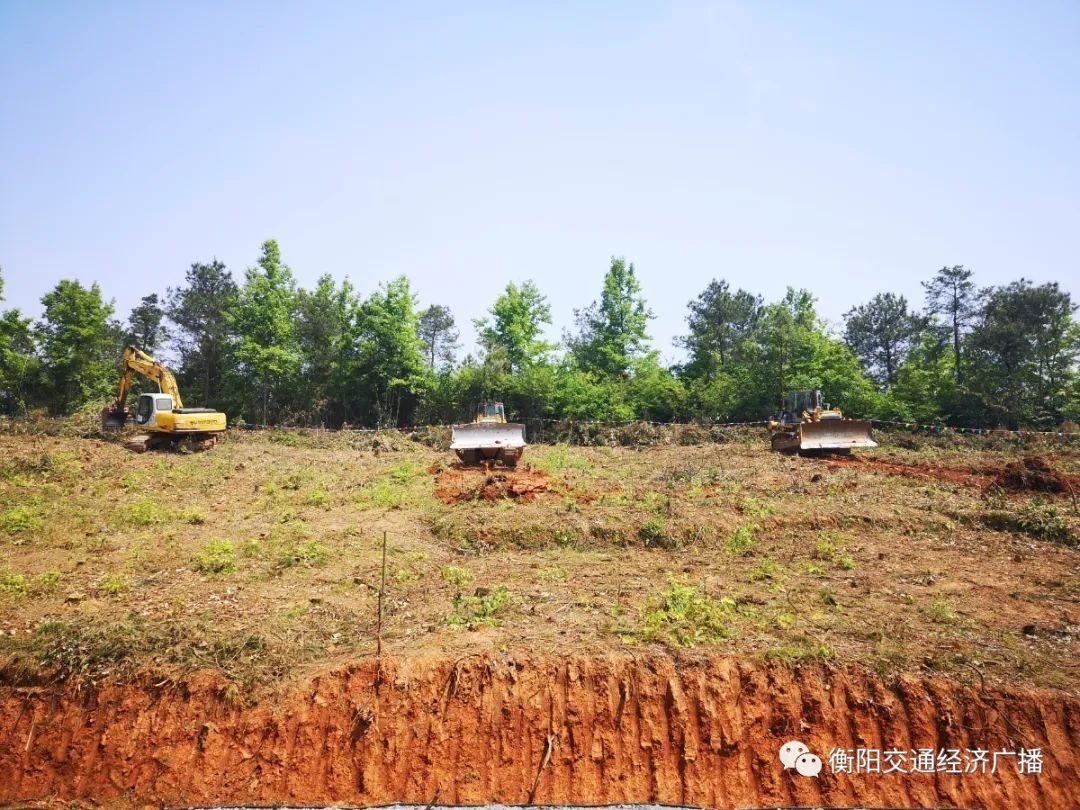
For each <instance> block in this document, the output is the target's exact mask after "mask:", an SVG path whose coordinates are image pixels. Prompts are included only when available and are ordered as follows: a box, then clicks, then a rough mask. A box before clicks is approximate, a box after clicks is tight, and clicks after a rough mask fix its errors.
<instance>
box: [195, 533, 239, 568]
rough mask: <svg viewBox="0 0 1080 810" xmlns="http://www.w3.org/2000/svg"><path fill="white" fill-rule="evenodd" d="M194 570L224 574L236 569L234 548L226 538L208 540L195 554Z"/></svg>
mask: <svg viewBox="0 0 1080 810" xmlns="http://www.w3.org/2000/svg"><path fill="white" fill-rule="evenodd" d="M194 565H195V570H196V571H201V572H202V573H204V574H225V573H229V572H231V571H235V570H236V550H235V549H234V548H233V544H232V543H231V542H229V541H228V540H210V541H209V542H207V543H206V544H205V545H203V547H202V548H201V549H199V551H198V552H196V554H195V559H194Z"/></svg>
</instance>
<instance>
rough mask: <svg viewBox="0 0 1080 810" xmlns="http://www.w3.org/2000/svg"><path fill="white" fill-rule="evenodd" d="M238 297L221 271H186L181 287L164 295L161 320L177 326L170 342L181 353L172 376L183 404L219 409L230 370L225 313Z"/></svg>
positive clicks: (217, 266) (208, 267)
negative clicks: (176, 382)
mask: <svg viewBox="0 0 1080 810" xmlns="http://www.w3.org/2000/svg"><path fill="white" fill-rule="evenodd" d="M237 296H238V291H237V287H236V282H235V281H233V278H232V275H231V274H230V273H229V271H228V270H226V269H225V265H224V264H222V263H221V262H219V261H218V260H217V259H214V260H213V261H212V262H210V263H209V264H204V263H200V262H196V263H194V264H192V265H191V269H190V270H188V271H187V275H186V277H185V279H184V286H183V287H179V288H177V289H171V288H170V289H169V291H168V295H167V301H168V303H167V304H166V315H167V317H168V319H169V320H170V321H172V323H174V324H176V329H175V330H174V333H173V334H174V337H175V341H176V346H177V348H178V350H179V353H180V369H179V374H178V375H177V376H178V377H179V378H180V384H181V385H182V386H183V388H182V390H183V393H184V400H185V404H187V400H189V399H190V400H191V403H192V404H199V405H217V406H221V405H223V404H224V403H223V397H224V381H225V376H226V372H227V370H228V367H229V359H228V347H229V313H230V312H231V311H232V309H233V307H234V306H235V305H236V301H237Z"/></svg>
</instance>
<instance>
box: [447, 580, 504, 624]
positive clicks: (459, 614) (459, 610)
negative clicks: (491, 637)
mask: <svg viewBox="0 0 1080 810" xmlns="http://www.w3.org/2000/svg"><path fill="white" fill-rule="evenodd" d="M451 603H452V604H453V606H454V608H453V610H452V611H451V612H450V615H449V616H447V617H446V623H447V624H448V625H450V626H451V627H457V628H463V629H466V630H475V629H476V628H477V627H497V626H498V625H499V620H498V614H499V613H500V612H501V611H502V610H503V608H505V607H506V606H507V605H508V604H509V603H510V592H509V591H508V590H506V588H504V587H502V586H501V585H500V586H499V587H498V588H495V589H493V590H488V589H486V588H477V589H476V593H475V594H473V595H472V596H465V595H463V594H460V593H458V594H455V595H454V597H453V599H452V600H451Z"/></svg>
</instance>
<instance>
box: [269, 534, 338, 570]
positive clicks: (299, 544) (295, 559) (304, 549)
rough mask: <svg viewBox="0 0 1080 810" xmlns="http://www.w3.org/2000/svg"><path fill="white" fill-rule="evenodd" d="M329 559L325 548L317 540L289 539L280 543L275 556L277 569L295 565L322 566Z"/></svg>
mask: <svg viewBox="0 0 1080 810" xmlns="http://www.w3.org/2000/svg"><path fill="white" fill-rule="evenodd" d="M329 559H330V552H329V551H328V550H327V548H326V546H324V545H323V544H322V543H320V542H319V541H317V540H297V539H291V540H286V541H285V542H283V543H281V544H280V545H279V546H278V548H277V552H276V554H275V562H276V564H277V567H278V568H292V567H293V566H296V565H323V564H324V563H325V562H326V561H327V560H329Z"/></svg>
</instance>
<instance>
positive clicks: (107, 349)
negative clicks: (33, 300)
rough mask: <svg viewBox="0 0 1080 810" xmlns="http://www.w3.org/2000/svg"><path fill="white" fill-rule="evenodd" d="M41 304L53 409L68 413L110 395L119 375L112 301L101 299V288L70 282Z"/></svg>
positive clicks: (40, 330) (39, 329)
mask: <svg viewBox="0 0 1080 810" xmlns="http://www.w3.org/2000/svg"><path fill="white" fill-rule="evenodd" d="M41 303H42V305H43V306H44V308H45V311H44V314H43V316H42V319H41V320H40V321H39V322H38V323H37V325H36V330H35V331H36V337H37V342H38V344H39V346H40V347H41V355H42V358H43V360H44V363H45V370H46V375H47V385H48V403H47V404H48V407H49V410H50V411H51V412H52V413H56V414H67V413H71V412H73V411H75V410H78V409H80V408H82V407H84V406H85V405H86V404H87V403H89V402H91V401H93V400H95V399H103V398H105V397H107V396H108V395H109V393H110V392H111V391H112V390H113V388H114V387H115V386H116V382H117V379H118V374H119V372H118V370H117V358H118V357H119V351H120V346H119V341H118V340H117V329H116V325H115V324H113V323H111V322H110V318H111V317H112V314H113V305H112V303H111V302H110V303H106V302H105V301H104V299H102V297H101V289H100V288H99V287H98V285H97V284H92V285H91V286H90V287H89V288H86V287H84V286H83V285H82V284H80V283H79V282H78V281H71V280H67V279H65V280H63V281H61V282H60V283H58V284H57V285H56V287H54V288H53V289H52V290H51V291H50V292H48V293H46V294H45V295H44V296H43V297H42V299H41Z"/></svg>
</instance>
